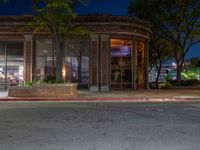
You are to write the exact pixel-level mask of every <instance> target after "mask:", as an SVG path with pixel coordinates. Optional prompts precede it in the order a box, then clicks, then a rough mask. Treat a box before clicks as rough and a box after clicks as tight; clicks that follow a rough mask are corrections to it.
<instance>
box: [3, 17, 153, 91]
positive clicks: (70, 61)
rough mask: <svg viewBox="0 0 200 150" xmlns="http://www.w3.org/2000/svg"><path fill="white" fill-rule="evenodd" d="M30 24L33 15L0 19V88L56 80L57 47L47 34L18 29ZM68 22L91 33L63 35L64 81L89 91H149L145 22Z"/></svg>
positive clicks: (102, 19)
mask: <svg viewBox="0 0 200 150" xmlns="http://www.w3.org/2000/svg"><path fill="white" fill-rule="evenodd" d="M108 18H109V19H108ZM31 20H32V16H21V17H20V16H19V17H10V18H9V17H3V16H2V17H0V80H1V81H0V82H1V89H6V88H7V86H14V85H18V84H24V83H25V82H28V81H34V82H37V83H39V82H41V81H42V80H43V79H44V78H45V77H48V76H54V77H55V72H56V58H55V54H56V49H55V46H54V44H53V43H54V42H53V38H52V37H51V35H50V34H49V33H45V32H39V33H33V32H28V33H27V32H21V31H19V30H18V29H19V28H21V27H22V26H23V25H24V24H26V23H27V22H28V21H31ZM73 23H74V24H75V25H77V26H81V27H83V28H85V29H86V30H87V31H88V33H90V34H89V35H87V36H84V37H83V36H82V37H78V36H72V37H66V39H65V45H64V51H63V58H62V62H63V65H62V76H63V80H64V81H65V82H75V83H78V86H79V87H80V88H87V89H90V90H91V91H110V90H130V89H135V90H136V89H146V88H148V84H147V83H148V78H147V77H148V71H147V68H148V42H149V36H150V32H151V31H150V27H149V24H148V23H146V22H144V21H142V20H139V19H138V18H135V17H118V16H109V15H90V16H81V17H77V19H76V20H74V22H73Z"/></svg>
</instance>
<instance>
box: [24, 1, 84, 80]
mask: <svg viewBox="0 0 200 150" xmlns="http://www.w3.org/2000/svg"><path fill="white" fill-rule="evenodd" d="M86 2H87V0H48V1H47V0H32V3H33V9H34V11H35V14H36V15H35V17H34V21H32V22H30V23H29V24H28V27H29V28H28V31H30V30H31V31H35V32H38V31H48V32H50V33H51V34H52V36H53V38H54V42H55V43H54V45H55V48H56V81H57V82H62V52H63V49H64V46H63V45H64V38H65V36H66V35H67V34H70V32H72V31H75V29H76V27H74V26H73V25H72V23H71V22H72V20H73V19H74V18H75V17H76V13H75V12H74V9H75V7H76V6H77V5H78V4H79V3H82V4H86ZM79 31H80V30H79ZM81 33H83V32H81Z"/></svg>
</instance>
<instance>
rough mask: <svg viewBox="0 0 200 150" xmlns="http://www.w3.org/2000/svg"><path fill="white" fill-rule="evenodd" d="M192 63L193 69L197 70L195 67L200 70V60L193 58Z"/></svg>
mask: <svg viewBox="0 0 200 150" xmlns="http://www.w3.org/2000/svg"><path fill="white" fill-rule="evenodd" d="M190 61H191V66H192V67H193V68H195V67H199V68H200V58H192V59H191V60H190Z"/></svg>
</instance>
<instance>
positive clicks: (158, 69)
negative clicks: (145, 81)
mask: <svg viewBox="0 0 200 150" xmlns="http://www.w3.org/2000/svg"><path fill="white" fill-rule="evenodd" d="M156 68H157V71H158V74H157V76H156V89H158V79H159V77H160V71H161V68H162V61H160V63H159V66H157V65H156Z"/></svg>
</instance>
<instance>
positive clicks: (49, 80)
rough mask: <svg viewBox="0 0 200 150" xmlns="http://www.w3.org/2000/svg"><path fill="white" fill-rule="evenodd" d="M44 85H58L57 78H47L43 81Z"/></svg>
mask: <svg viewBox="0 0 200 150" xmlns="http://www.w3.org/2000/svg"><path fill="white" fill-rule="evenodd" d="M43 83H51V84H52V83H56V78H55V77H54V76H46V77H45V78H44V79H43Z"/></svg>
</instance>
